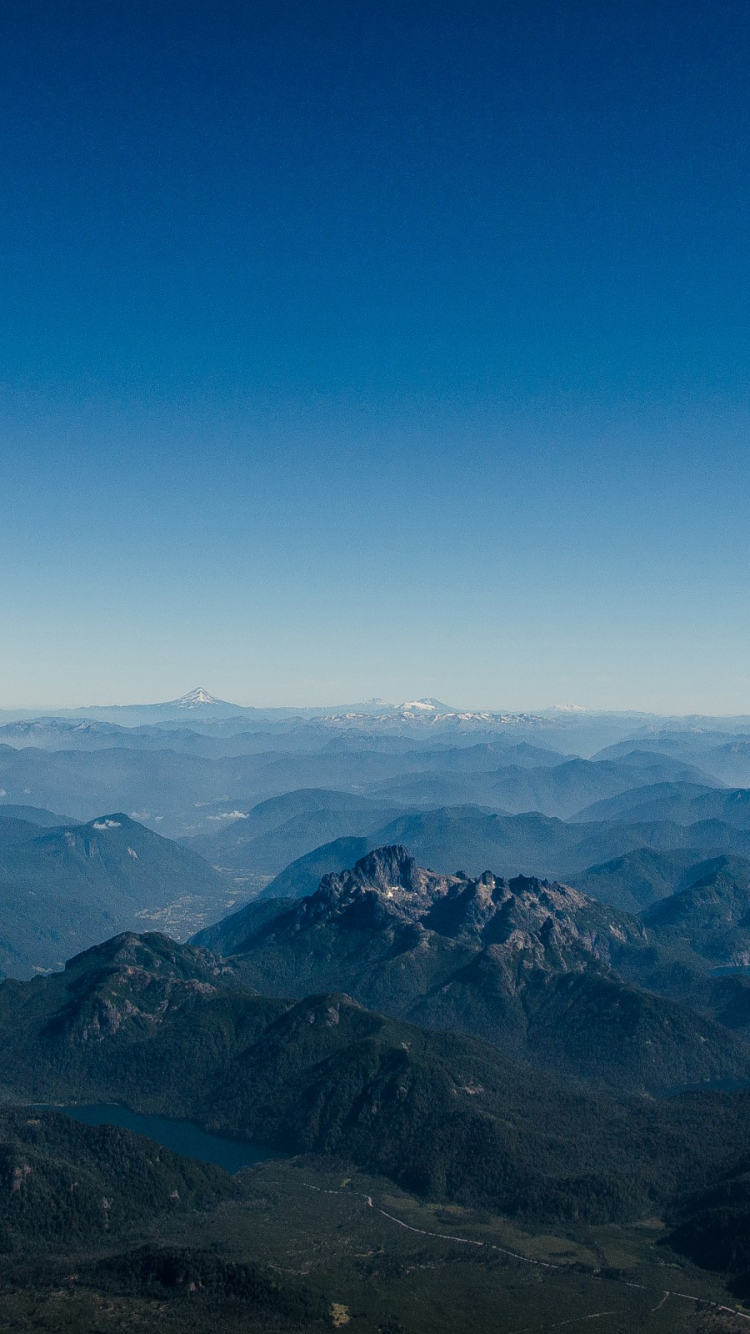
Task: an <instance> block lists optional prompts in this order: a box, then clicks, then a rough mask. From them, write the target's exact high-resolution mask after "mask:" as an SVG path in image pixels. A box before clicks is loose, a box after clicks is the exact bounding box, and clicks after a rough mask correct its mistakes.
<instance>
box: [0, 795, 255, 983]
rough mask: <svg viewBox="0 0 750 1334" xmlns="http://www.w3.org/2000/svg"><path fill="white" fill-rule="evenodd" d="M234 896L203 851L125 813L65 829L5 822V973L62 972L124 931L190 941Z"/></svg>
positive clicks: (0, 824) (0, 872) (0, 835)
mask: <svg viewBox="0 0 750 1334" xmlns="http://www.w3.org/2000/svg"><path fill="white" fill-rule="evenodd" d="M232 897H233V896H232V895H231V894H230V893H228V886H227V882H226V880H224V879H222V877H220V876H219V875H218V874H217V872H216V871H214V870H213V869H212V868H211V867H210V866H209V865H208V864H207V863H206V862H205V861H203V859H202V858H201V857H199V856H198V855H197V854H196V853H194V852H191V851H189V850H188V849H187V848H183V847H181V846H180V845H179V844H177V843H173V842H171V841H170V840H169V839H164V838H161V837H160V836H159V835H158V834H155V833H152V831H151V830H149V829H146V828H145V827H144V826H143V825H140V824H138V823H137V822H136V821H135V820H131V819H130V818H129V817H128V816H126V815H124V814H122V813H121V812H115V813H114V814H109V815H103V816H100V817H99V818H97V819H95V820H92V821H89V822H88V823H87V824H84V825H68V826H64V827H62V828H55V827H54V826H53V827H49V825H46V826H44V827H42V826H40V825H38V824H32V823H31V822H30V821H29V820H17V819H10V818H4V819H0V971H2V972H5V973H8V974H10V975H11V976H15V977H24V976H30V975H31V974H32V973H33V972H34V971H38V970H39V969H45V968H57V967H61V966H62V963H63V961H64V959H65V958H66V957H67V956H69V955H70V953H71V951H74V952H75V951H77V950H78V949H80V948H82V947H84V946H86V945H89V944H93V943H94V942H95V941H97V940H101V939H102V938H103V937H105V936H108V935H110V934H111V933H112V932H113V931H117V930H120V929H123V928H134V927H138V926H141V927H143V926H145V925H147V924H148V923H150V922H154V923H159V924H160V925H162V924H163V925H164V926H168V927H169V929H170V930H172V931H174V932H175V934H178V935H179V934H182V935H188V934H189V933H190V931H191V930H194V929H195V927H196V926H197V925H199V924H200V922H201V920H203V921H206V920H211V919H212V918H216V917H218V916H221V914H222V912H224V911H225V910H226V907H227V906H228V904H230V903H231V901H232Z"/></svg>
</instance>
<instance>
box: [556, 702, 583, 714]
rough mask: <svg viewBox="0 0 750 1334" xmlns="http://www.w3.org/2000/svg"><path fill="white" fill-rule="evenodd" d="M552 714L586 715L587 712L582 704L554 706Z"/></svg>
mask: <svg viewBox="0 0 750 1334" xmlns="http://www.w3.org/2000/svg"><path fill="white" fill-rule="evenodd" d="M551 712H552V713H585V712H586V710H585V708H584V706H583V705H582V704H553V706H552V709H551Z"/></svg>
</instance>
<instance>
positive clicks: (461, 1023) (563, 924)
mask: <svg viewBox="0 0 750 1334" xmlns="http://www.w3.org/2000/svg"><path fill="white" fill-rule="evenodd" d="M243 937H244V939H243ZM195 942H196V944H200V945H207V944H210V945H211V947H212V948H213V949H215V950H218V951H222V950H231V952H232V960H233V962H234V963H235V964H236V965H237V966H238V968H239V969H240V972H241V976H242V978H243V979H244V981H245V982H246V983H249V984H250V985H252V986H253V987H255V988H257V989H258V990H259V991H261V992H263V993H265V994H270V995H288V994H291V995H296V996H302V995H305V994H306V993H308V992H312V991H324V990H331V989H336V990H345V991H347V992H348V993H349V994H351V995H352V996H354V997H355V998H356V999H358V1000H360V1001H361V1002H362V1003H363V1004H366V1005H369V1006H373V1007H375V1008H377V1009H382V1010H384V1011H385V1012H386V1013H389V1014H393V1015H396V1016H398V1017H400V1018H404V1019H408V1020H409V1021H411V1022H416V1023H420V1024H427V1025H428V1026H430V1027H436V1028H445V1029H458V1030H461V1031H464V1032H468V1033H473V1034H476V1035H478V1036H481V1037H483V1038H485V1039H487V1040H489V1041H491V1042H493V1043H495V1044H497V1045H498V1046H501V1047H503V1048H505V1049H507V1050H510V1051H512V1052H514V1053H521V1054H523V1055H524V1056H525V1057H526V1058H527V1059H530V1060H532V1061H534V1062H535V1063H537V1064H539V1065H541V1066H544V1067H545V1068H547V1069H550V1070H554V1071H556V1072H558V1073H561V1074H565V1075H574V1076H576V1077H584V1078H587V1079H590V1080H593V1081H595V1082H599V1083H602V1084H614V1085H616V1086H620V1085H622V1086H625V1087H627V1086H630V1087H633V1088H648V1089H651V1090H658V1089H663V1088H666V1087H668V1086H671V1085H681V1084H692V1083H700V1082H704V1081H706V1080H715V1079H720V1078H724V1077H729V1078H744V1077H745V1072H746V1071H747V1074H748V1075H749V1076H750V1051H745V1050H743V1049H742V1048H741V1047H740V1046H738V1045H735V1042H734V1039H732V1038H731V1037H730V1035H729V1034H728V1033H727V1032H726V1031H725V1030H723V1029H720V1028H719V1026H718V1025H716V1024H712V1023H710V1022H707V1021H704V1020H702V1019H700V1020H699V1019H698V1018H697V1016H696V1015H695V1014H691V1013H689V1012H688V1011H684V1010H683V1009H682V1008H681V1007H680V1006H679V1005H676V1004H673V1003H672V1002H671V1001H669V1000H668V999H666V998H663V997H657V996H655V995H651V994H648V993H646V992H644V991H642V990H641V989H639V988H638V987H637V986H634V985H632V984H631V983H629V982H627V981H626V980H625V978H626V977H629V978H630V979H634V978H635V979H637V978H638V977H639V976H640V975H641V974H642V973H645V972H647V971H648V970H649V969H651V968H652V967H653V965H654V961H655V952H654V948H653V945H652V943H651V941H650V939H649V936H648V933H647V931H646V930H645V929H644V927H643V926H642V924H641V923H640V922H639V921H638V920H637V919H635V918H631V917H629V916H628V915H626V914H623V913H618V912H616V911H615V910H614V909H612V908H609V907H605V906H604V905H602V904H601V903H598V902H597V901H596V900H593V899H589V898H586V896H585V895H583V894H581V893H579V892H578V891H576V890H573V889H571V888H570V887H569V886H566V885H561V884H557V883H550V882H549V881H540V880H538V879H535V878H533V877H531V878H530V877H525V876H518V877H516V878H514V879H512V880H505V879H503V878H501V877H496V876H494V875H492V874H491V873H490V872H485V873H484V874H483V875H481V876H480V877H478V878H477V879H471V878H470V877H469V876H467V875H465V874H463V873H460V872H459V873H457V874H456V875H452V876H445V875H437V874H435V873H434V872H432V871H428V870H425V869H423V868H422V867H420V866H418V865H417V863H416V862H415V860H414V859H413V858H412V857H410V856H409V854H408V852H407V851H406V849H405V848H403V847H398V846H396V847H385V848H380V849H378V850H376V851H373V852H370V853H368V854H366V855H365V856H364V857H362V858H361V859H360V861H358V862H357V863H356V865H355V866H354V867H353V869H351V870H346V871H343V872H340V873H338V874H329V875H327V876H325V877H324V878H323V879H322V880H321V883H320V886H319V888H318V889H317V891H316V892H315V894H313V895H312V896H310V897H308V898H305V899H301V900H299V901H297V902H291V903H290V902H281V903H279V904H277V910H276V911H274V909H273V906H272V901H271V900H268V901H265V900H264V901H261V902H259V903H251V904H249V905H248V906H247V907H246V908H245V909H243V910H241V911H240V912H239V913H236V914H233V915H232V916H230V917H229V918H228V919H227V920H226V922H225V923H222V924H220V925H219V926H218V927H217V928H214V929H213V930H211V931H210V932H209V933H207V934H200V933H199V935H198V936H196V937H195Z"/></svg>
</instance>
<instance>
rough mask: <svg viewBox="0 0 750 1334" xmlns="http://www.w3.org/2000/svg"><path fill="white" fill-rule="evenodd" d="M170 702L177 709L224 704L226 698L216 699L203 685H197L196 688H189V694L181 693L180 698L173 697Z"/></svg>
mask: <svg viewBox="0 0 750 1334" xmlns="http://www.w3.org/2000/svg"><path fill="white" fill-rule="evenodd" d="M170 703H171V704H172V705H173V706H174V707H175V708H176V709H197V708H200V706H201V705H202V704H223V703H224V700H221V699H216V697H215V696H214V695H209V693H208V691H207V690H204V689H203V686H197V687H196V689H195V690H189V691H188V693H187V695H180V698H179V699H173V700H171V701H170Z"/></svg>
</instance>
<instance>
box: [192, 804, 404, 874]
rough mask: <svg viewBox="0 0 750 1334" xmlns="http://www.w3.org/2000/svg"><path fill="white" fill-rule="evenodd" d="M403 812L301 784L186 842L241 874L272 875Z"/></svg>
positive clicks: (212, 861) (207, 858)
mask: <svg viewBox="0 0 750 1334" xmlns="http://www.w3.org/2000/svg"><path fill="white" fill-rule="evenodd" d="M401 814H403V811H401V810H399V809H398V808H393V807H390V808H389V807H388V806H387V805H386V804H385V803H383V802H378V801H374V800H372V799H371V798H368V797H361V796H357V795H354V794H351V793H348V792H331V791H326V790H325V789H315V788H313V789H300V790H299V791H296V792H287V793H285V794H284V795H283V796H279V797H272V798H269V799H268V800H267V801H264V802H260V803H259V804H258V805H257V806H254V807H253V808H252V809H250V810H249V811H244V812H242V811H237V812H235V817H236V818H234V819H231V818H230V819H229V821H223V822H222V823H223V826H224V827H222V828H220V829H218V830H217V832H216V833H215V834H203V835H198V836H197V837H194V838H192V839H190V840H189V841H188V846H189V847H191V848H193V850H194V851H196V852H198V853H200V854H201V856H203V857H205V858H206V860H207V861H209V862H211V863H212V865H214V866H217V868H221V869H225V868H226V869H228V870H230V871H232V872H233V873H235V874H239V875H264V874H266V875H274V874H275V873H277V872H279V871H281V870H282V869H283V868H284V867H285V866H287V865H288V864H289V862H290V861H293V860H295V859H296V858H298V857H300V856H302V855H304V854H305V853H306V852H308V851H311V850H312V849H314V848H316V847H318V846H320V844H321V843H323V842H327V841H328V840H330V839H333V838H337V837H344V836H350V835H353V834H360V833H363V834H367V833H369V831H370V830H371V829H375V828H377V827H378V826H380V825H381V824H383V823H384V821H387V820H389V819H394V818H395V817H396V816H397V815H401Z"/></svg>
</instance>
